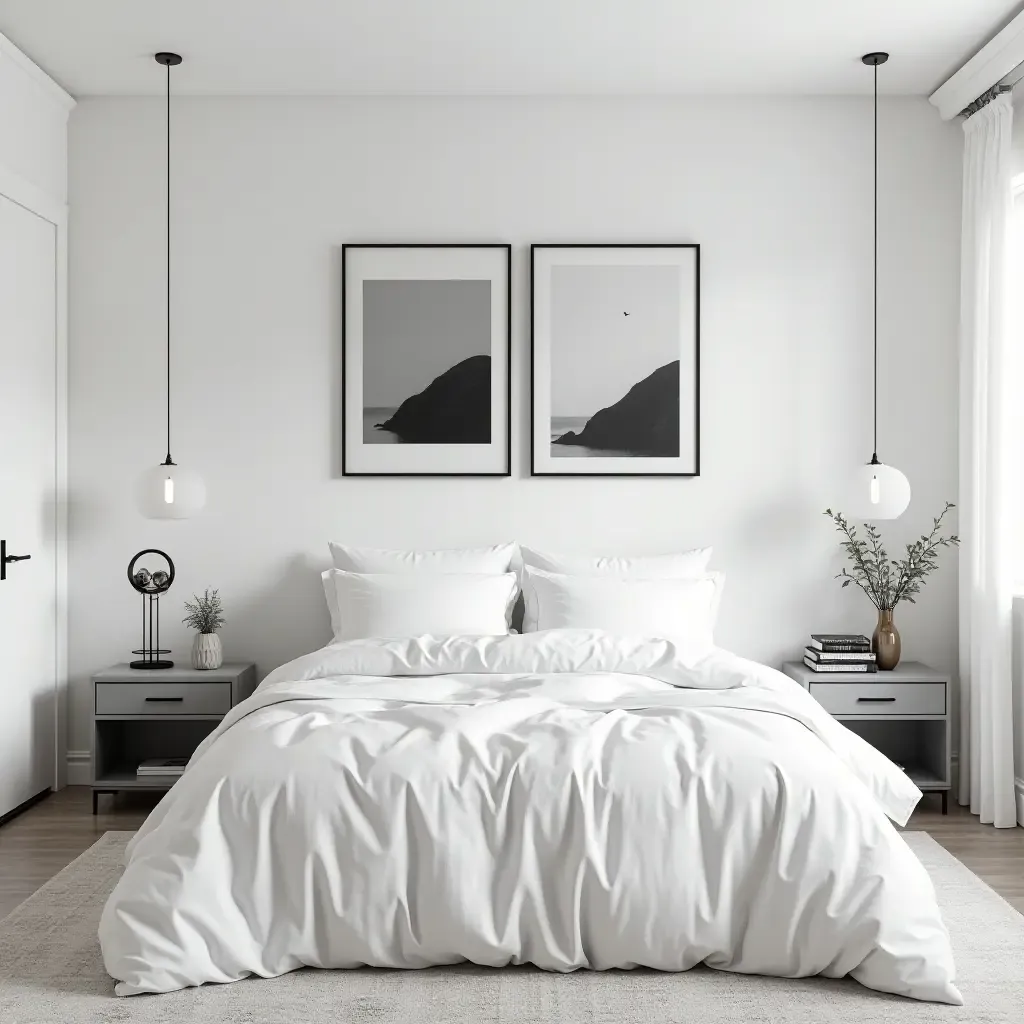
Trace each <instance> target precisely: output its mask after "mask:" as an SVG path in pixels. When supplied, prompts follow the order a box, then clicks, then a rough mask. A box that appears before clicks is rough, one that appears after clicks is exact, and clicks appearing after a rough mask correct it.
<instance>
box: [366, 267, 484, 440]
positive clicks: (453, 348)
mask: <svg viewBox="0 0 1024 1024" xmlns="http://www.w3.org/2000/svg"><path fill="white" fill-rule="evenodd" d="M490 441H491V282H490V281H365V282H364V283H363V443H364V444H490Z"/></svg>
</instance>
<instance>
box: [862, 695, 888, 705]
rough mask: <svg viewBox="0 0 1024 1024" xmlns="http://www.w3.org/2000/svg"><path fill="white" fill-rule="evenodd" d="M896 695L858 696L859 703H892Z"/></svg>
mask: <svg viewBox="0 0 1024 1024" xmlns="http://www.w3.org/2000/svg"><path fill="white" fill-rule="evenodd" d="M894 700H896V698H895V697H858V698H857V703H858V704H891V703H892V702H893V701H894Z"/></svg>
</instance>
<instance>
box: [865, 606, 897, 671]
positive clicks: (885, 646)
mask: <svg viewBox="0 0 1024 1024" xmlns="http://www.w3.org/2000/svg"><path fill="white" fill-rule="evenodd" d="M871 650H873V651H874V652H875V661H876V663H877V665H878V670H879V671H880V672H891V671H892V670H893V669H894V668H895V667H896V666H897V665H898V664H899V663H900V632H899V630H898V629H897V628H896V624H895V623H894V622H893V621H892V609H891V608H879V609H878V625H876V626H875V631H874V633H872V634H871Z"/></svg>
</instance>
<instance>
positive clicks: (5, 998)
mask: <svg viewBox="0 0 1024 1024" xmlns="http://www.w3.org/2000/svg"><path fill="white" fill-rule="evenodd" d="M130 835H131V833H129V832H108V833H107V834H106V835H105V836H104V837H103V838H102V839H100V840H99V842H97V843H96V844H95V845H94V846H92V847H91V848H90V849H89V850H87V851H86V852H85V853H84V854H83V855H82V856H81V857H79V858H78V859H77V860H76V861H74V862H73V863H72V864H70V865H68V867H67V868H65V869H64V870H63V871H62V872H61V873H60V874H59V875H57V876H56V877H55V878H53V879H52V880H51V881H50V882H48V883H47V884H46V885H45V886H43V888H42V889H40V890H39V891H38V892H37V893H36V894H35V895H33V896H31V897H30V898H29V899H28V900H27V901H26V902H25V903H23V904H22V905H21V906H20V907H18V908H17V909H16V910H15V911H13V912H12V913H11V914H10V915H8V916H7V917H6V918H4V919H3V920H2V921H0V1020H3V1021H11V1022H16V1024H37V1022H39V1024H42V1022H57V1021H59V1022H62V1024H86V1022H88V1024H95V1022H103V1021H111V1022H112V1021H117V1022H119V1024H135V1022H138V1024H156V1022H161V1024H164V1022H167V1024H171V1022H173V1024H243V1022H245V1024H254V1022H267V1024H271V1022H273V1024H280V1022H292V1021H295V1022H299V1021H302V1022H307V1021H309V1022H312V1021H325V1022H326V1021H330V1022H332V1024H334V1022H345V1024H364V1022H365V1024H371V1022H373V1024H391V1022H395V1024H399V1022H401V1024H406V1022H416V1024H462V1022H465V1024H512V1022H515V1024H525V1022H533V1021H536V1022H547V1021H551V1022H558V1024H577V1022H600V1024H632V1022H638V1024H640V1022H642V1024H691V1022H692V1024H712V1022H736V1024H740V1022H742V1024H756V1022H781V1021H786V1022H791V1021H792V1022H800V1024H833V1022H835V1024H839V1022H847V1021H854V1020H855V1021H857V1022H858V1024H874V1022H883V1021H884V1022H886V1024H902V1022H904V1021H907V1022H920V1024H925V1022H927V1024H934V1022H936V1021H942V1022H966V1021H975V1022H977V1021H985V1022H986V1024H1003V1022H1005V1024H1020V1022H1021V1021H1022V1020H1024V955H1022V954H1024V916H1022V915H1020V914H1018V913H1017V911H1016V910H1014V909H1013V907H1011V906H1010V905H1009V904H1008V903H1006V902H1005V901H1004V900H1003V899H1002V898H1001V897H1000V896H998V895H997V894H996V893H995V892H994V891H993V890H992V889H990V888H989V887H988V886H987V885H985V883H984V882H982V881H981V879H979V878H978V877H977V876H976V875H974V874H973V873H972V872H971V871H969V870H968V869H967V868H966V867H964V866H963V865H962V864H961V863H960V862H959V861H958V860H956V859H955V858H954V857H952V856H951V855H950V854H949V853H947V852H946V851H945V850H944V849H943V848H942V847H941V846H940V845H939V844H938V843H936V842H935V841H934V840H933V839H932V838H931V837H930V836H928V835H927V834H925V833H924V832H907V833H904V836H905V838H906V840H907V842H908V843H909V844H910V846H911V848H912V849H913V850H914V852H915V853H916V854H917V855H918V856H919V857H920V858H921V860H922V862H923V863H924V864H925V866H926V867H927V868H928V871H929V872H930V874H931V876H932V879H933V880H934V882H935V887H936V889H937V891H938V895H939V903H940V905H941V907H942V912H943V916H944V918H945V920H946V924H947V926H948V927H949V930H950V933H951V935H952V939H953V949H954V953H955V955H956V962H957V975H958V977H957V982H958V984H959V986H960V988H961V991H962V992H963V994H964V998H965V1000H966V1005H965V1006H963V1007H951V1006H936V1005H934V1004H929V1003H918V1002H913V1001H911V1000H906V999H899V998H896V997H892V996H884V995H881V994H879V993H876V992H871V991H869V990H867V989H865V988H862V987H861V986H860V985H858V984H857V983H856V982H854V981H838V982H836V981H826V980H823V979H817V978H813V979H806V980H801V981H787V980H781V979H773V978H759V977H747V976H741V975H733V974H726V973H722V972H717V971H711V970H707V969H705V968H697V969H695V970H693V971H690V972H688V973H686V974H659V973H656V972H653V971H632V972H608V973H596V972H590V971H578V972H576V973H575V974H571V975H561V974H547V973H545V972H543V971H537V970H534V969H532V968H506V969H503V970H492V969H488V968H480V967H474V966H469V965H464V966H461V967H441V968H434V969H431V970H426V971H381V970H360V971H317V970H306V971H298V972H295V973H293V974H289V975H286V976H285V977H283V978H276V979H273V980H269V981H264V980H262V979H253V980H248V981H241V982H238V983H236V984H233V985H214V986H207V987H205V988H201V989H186V990H184V991H182V992H174V993H170V994H169V995H162V996H139V997H134V998H131V999H117V998H115V997H114V996H113V994H112V993H113V983H112V982H111V980H110V978H108V977H107V975H106V973H105V972H104V970H103V964H102V961H101V959H100V952H99V946H98V944H97V941H96V925H97V922H98V920H99V915H100V910H101V909H102V906H103V902H104V900H105V899H106V896H107V894H108V893H109V892H110V890H111V888H112V887H113V885H114V882H115V880H116V879H117V877H118V875H119V873H120V859H121V854H122V852H123V850H124V846H125V844H126V843H127V841H128V838H129V837H130Z"/></svg>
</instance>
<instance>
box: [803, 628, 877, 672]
mask: <svg viewBox="0 0 1024 1024" xmlns="http://www.w3.org/2000/svg"><path fill="white" fill-rule="evenodd" d="M804 664H805V665H806V666H807V667H808V668H809V669H811V670H812V671H814V672H877V671H878V666H877V665H876V664H875V656H874V654H872V653H871V641H870V640H869V639H868V638H867V637H866V636H864V635H862V634H861V633H812V634H811V642H810V643H809V644H808V645H807V646H806V647H805V648H804Z"/></svg>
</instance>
